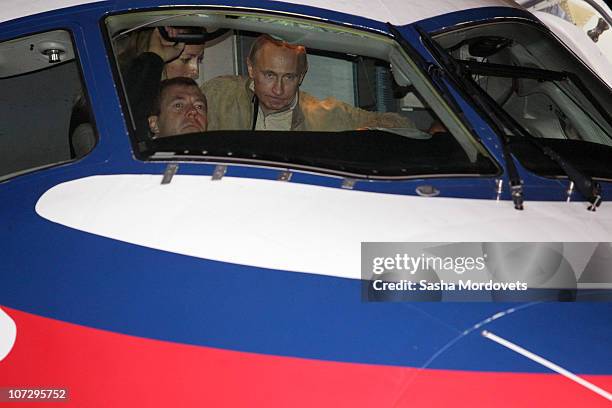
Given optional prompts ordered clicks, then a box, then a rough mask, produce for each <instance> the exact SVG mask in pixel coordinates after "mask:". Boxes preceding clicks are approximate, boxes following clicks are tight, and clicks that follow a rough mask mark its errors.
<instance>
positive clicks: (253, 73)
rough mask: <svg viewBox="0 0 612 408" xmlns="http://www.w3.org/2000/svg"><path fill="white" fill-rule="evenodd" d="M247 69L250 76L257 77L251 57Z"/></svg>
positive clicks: (248, 59)
mask: <svg viewBox="0 0 612 408" xmlns="http://www.w3.org/2000/svg"><path fill="white" fill-rule="evenodd" d="M247 71H249V78H251V79H254V78H255V72H254V71H255V69H254V67H253V63H252V62H251V59H250V58H247Z"/></svg>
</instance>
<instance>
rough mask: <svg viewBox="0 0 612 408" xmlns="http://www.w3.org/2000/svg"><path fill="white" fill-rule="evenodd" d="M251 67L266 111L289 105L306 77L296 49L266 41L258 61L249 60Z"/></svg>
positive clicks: (258, 55) (281, 109) (283, 108)
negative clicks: (301, 69) (300, 65)
mask: <svg viewBox="0 0 612 408" xmlns="http://www.w3.org/2000/svg"><path fill="white" fill-rule="evenodd" d="M247 68H248V70H249V77H251V79H252V80H253V83H254V86H255V94H256V95H257V98H258V99H259V105H260V106H261V109H262V110H263V112H264V113H266V114H268V113H275V112H281V111H283V110H286V109H287V108H289V106H290V105H291V103H292V102H293V99H294V98H295V95H296V94H297V91H298V87H299V86H300V82H301V81H302V78H303V76H304V73H302V72H300V67H299V62H298V54H297V53H296V51H295V50H292V49H289V48H285V47H279V46H277V45H275V44H272V43H266V44H264V46H263V47H261V48H260V49H259V51H257V53H256V54H255V61H247Z"/></svg>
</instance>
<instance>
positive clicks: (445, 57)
mask: <svg viewBox="0 0 612 408" xmlns="http://www.w3.org/2000/svg"><path fill="white" fill-rule="evenodd" d="M415 28H416V30H417V32H418V33H419V34H420V36H421V39H422V40H423V43H424V44H425V46H426V47H427V48H428V49H429V51H430V52H431V53H432V55H433V57H434V58H435V59H436V60H437V61H438V62H439V63H440V66H441V67H442V68H441V69H442V70H443V71H442V72H443V73H445V74H446V76H447V77H448V78H449V79H450V80H451V81H452V82H453V83H454V84H455V86H456V87H457V88H458V89H460V90H462V91H463V92H464V93H465V94H467V95H469V96H470V97H471V99H472V100H474V101H475V102H476V104H477V106H478V107H479V108H480V109H481V110H483V111H484V112H486V113H487V117H489V118H491V120H492V123H490V124H491V125H492V127H493V130H494V131H495V133H497V134H498V135H502V137H501V142H502V153H503V157H504V161H505V162H506V169H507V171H508V181H509V183H510V195H511V196H512V201H513V203H514V208H515V209H517V210H523V181H522V180H521V178H520V176H519V172H518V170H517V168H516V164H515V163H514V159H513V158H512V155H511V152H510V140H509V138H508V136H507V135H506V134H505V132H504V131H503V129H504V123H503V122H502V121H501V120H500V119H499V118H498V116H497V115H495V114H493V112H492V110H491V108H490V107H489V104H488V103H487V102H486V100H485V99H484V96H483V95H482V92H481V91H480V89H479V87H478V85H477V84H475V83H474V82H473V81H472V80H471V76H470V74H469V73H467V72H466V70H465V69H464V68H463V67H462V66H461V65H460V63H459V62H458V61H457V60H455V59H454V58H453V57H452V56H451V55H450V54H448V52H446V50H445V49H444V48H442V47H441V46H440V45H438V43H436V42H435V41H434V40H433V39H432V38H431V37H430V36H429V34H427V33H426V32H425V30H423V29H421V27H418V26H416V27H415ZM396 31H397V30H396ZM394 34H395V33H394ZM398 34H399V33H398ZM433 66H435V65H433V64H432V67H433ZM431 69H433V68H431ZM444 91H446V92H448V90H444ZM487 96H488V95H487Z"/></svg>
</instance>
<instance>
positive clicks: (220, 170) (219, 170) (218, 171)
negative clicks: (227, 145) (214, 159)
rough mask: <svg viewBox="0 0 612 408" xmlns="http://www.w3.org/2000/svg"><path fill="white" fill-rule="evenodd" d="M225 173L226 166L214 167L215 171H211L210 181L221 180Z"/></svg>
mask: <svg viewBox="0 0 612 408" xmlns="http://www.w3.org/2000/svg"><path fill="white" fill-rule="evenodd" d="M226 172H227V166H224V165H222V164H220V165H218V166H215V171H213V174H212V179H213V180H221V179H222V178H223V176H225V173H226Z"/></svg>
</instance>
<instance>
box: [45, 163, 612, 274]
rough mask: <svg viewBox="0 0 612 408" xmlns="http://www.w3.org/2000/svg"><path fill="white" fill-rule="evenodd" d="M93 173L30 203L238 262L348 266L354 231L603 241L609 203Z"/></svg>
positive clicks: (140, 240) (103, 231)
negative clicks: (520, 203)
mask: <svg viewBox="0 0 612 408" xmlns="http://www.w3.org/2000/svg"><path fill="white" fill-rule="evenodd" d="M161 177H162V176H161V175H110V176H95V177H88V178H84V179H79V180H73V181H70V182H67V183H63V184H59V185H57V186H55V187H53V188H51V189H50V190H48V191H47V192H45V193H44V194H43V195H42V196H41V198H40V199H39V201H38V203H37V205H36V212H37V213H38V214H39V215H40V216H42V217H44V218H46V219H48V220H50V221H53V222H56V223H59V224H62V225H65V226H67V227H71V228H75V229H78V230H82V231H86V232H89V233H92V234H97V235H101V236H104V237H108V238H112V239H116V240H120V241H124V242H129V243H133V244H138V245H141V246H145V247H149V248H155V249H159V250H164V251H169V252H175V253H179V254H184V255H190V256H194V257H199V258H205V259H213V260H218V261H222V262H230V263H236V264H242V265H252V266H257V267H265V268H273V269H279V270H287V271H295V272H309V273H315V274H324V275H332V276H342V277H349V278H359V276H360V250H361V242H363V241H379V242H380V241H395V242H482V241H490V242H523V241H525V242H530V241H536V242H551V241H552V242H574V241H578V242H579V241H585V242H610V241H612V206H611V205H609V203H603V204H602V206H601V207H600V208H599V210H598V211H597V212H595V213H593V212H589V211H587V210H586V205H585V204H584V203H565V202H536V201H529V200H527V201H526V203H525V211H516V210H515V209H514V207H513V205H512V203H511V202H507V201H505V202H496V201H494V200H471V199H456V198H424V197H418V196H399V195H393V194H380V193H368V192H361V191H350V190H341V189H334V188H326V187H319V186H311V185H303V184H297V183H290V182H280V181H273V180H257V179H245V178H232V177H224V178H223V179H222V180H220V181H211V180H210V177H209V176H189V175H177V176H175V177H174V178H173V179H172V183H170V184H168V185H161V184H160V181H161Z"/></svg>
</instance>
